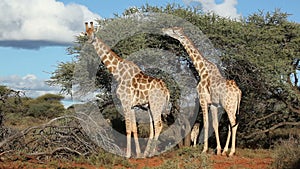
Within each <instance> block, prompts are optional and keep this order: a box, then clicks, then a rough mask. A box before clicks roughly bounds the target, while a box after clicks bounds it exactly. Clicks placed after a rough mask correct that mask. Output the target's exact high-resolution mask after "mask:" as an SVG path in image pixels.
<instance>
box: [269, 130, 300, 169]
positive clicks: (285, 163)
mask: <svg viewBox="0 0 300 169" xmlns="http://www.w3.org/2000/svg"><path fill="white" fill-rule="evenodd" d="M299 143H300V134H299V135H298V136H290V138H289V139H288V140H281V142H280V143H279V144H278V145H277V146H276V147H275V153H274V155H275V161H274V162H273V164H272V166H273V167H274V168H278V169H297V168H300V158H299V157H300V145H299Z"/></svg>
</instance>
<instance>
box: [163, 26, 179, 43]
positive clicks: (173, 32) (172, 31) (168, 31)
mask: <svg viewBox="0 0 300 169" xmlns="http://www.w3.org/2000/svg"><path fill="white" fill-rule="evenodd" d="M162 32H163V33H164V34H165V35H168V36H170V37H172V38H174V39H178V40H179V39H182V38H184V36H183V34H184V33H183V28H181V27H172V28H163V29H162Z"/></svg>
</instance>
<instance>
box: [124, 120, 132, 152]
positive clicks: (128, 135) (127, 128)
mask: <svg viewBox="0 0 300 169" xmlns="http://www.w3.org/2000/svg"><path fill="white" fill-rule="evenodd" d="M125 125H126V138H127V140H126V141H127V147H126V158H130V156H131V123H130V120H129V119H125Z"/></svg>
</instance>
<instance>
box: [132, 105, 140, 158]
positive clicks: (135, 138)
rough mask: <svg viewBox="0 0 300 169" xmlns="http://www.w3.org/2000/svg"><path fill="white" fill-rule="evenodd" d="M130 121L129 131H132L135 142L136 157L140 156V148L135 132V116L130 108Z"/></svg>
mask: <svg viewBox="0 0 300 169" xmlns="http://www.w3.org/2000/svg"><path fill="white" fill-rule="evenodd" d="M130 119H131V120H130V123H131V131H132V133H133V139H134V143H135V151H136V156H137V158H139V157H141V156H142V155H141V148H140V144H139V138H138V134H137V125H136V117H135V112H134V110H132V109H131V110H130Z"/></svg>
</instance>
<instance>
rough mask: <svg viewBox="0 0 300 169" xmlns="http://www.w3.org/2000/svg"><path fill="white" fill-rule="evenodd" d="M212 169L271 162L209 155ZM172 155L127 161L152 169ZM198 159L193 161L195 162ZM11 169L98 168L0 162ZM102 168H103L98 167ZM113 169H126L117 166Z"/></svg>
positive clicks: (258, 168) (250, 168) (253, 167)
mask: <svg viewBox="0 0 300 169" xmlns="http://www.w3.org/2000/svg"><path fill="white" fill-rule="evenodd" d="M209 157H210V161H211V164H212V168H213V169H228V168H247V169H264V168H268V167H269V166H270V165H271V163H272V162H273V159H272V158H250V157H242V156H239V155H236V156H234V157H226V156H217V155H209ZM172 158H174V155H172V154H167V155H164V157H160V156H156V157H152V158H146V159H129V163H130V164H132V165H133V166H134V168H135V169H142V168H144V167H148V168H152V167H158V166H160V165H162V164H163V162H164V160H168V159H172ZM197 160H199V159H195V162H196V161H197ZM2 168H3V169H13V168H26V169H27V168H28V169H31V168H32V169H39V168H78V169H79V168H84V169H96V168H99V166H93V165H90V164H83V163H75V162H64V163H62V162H50V163H38V162H37V161H35V160H29V161H25V162H24V161H23V162H22V161H11V162H3V161H1V160H0V169H2ZM100 168H103V167H100ZM115 168H126V167H124V166H121V165H118V166H115Z"/></svg>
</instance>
